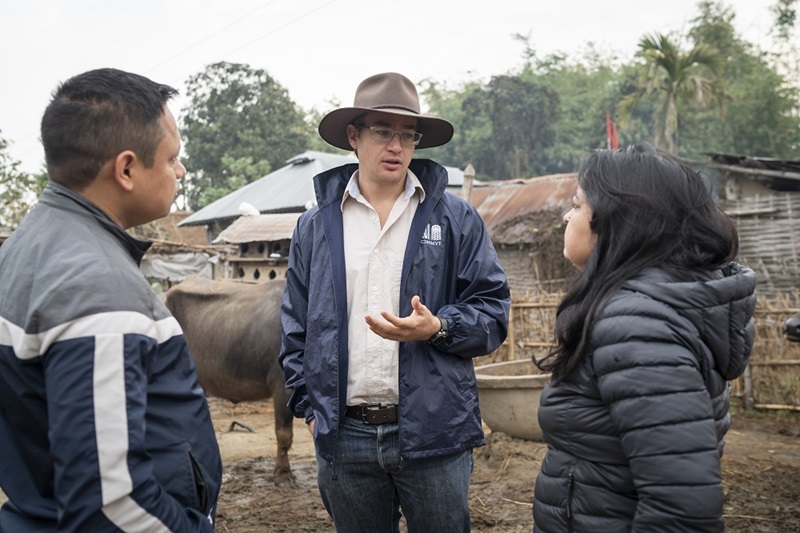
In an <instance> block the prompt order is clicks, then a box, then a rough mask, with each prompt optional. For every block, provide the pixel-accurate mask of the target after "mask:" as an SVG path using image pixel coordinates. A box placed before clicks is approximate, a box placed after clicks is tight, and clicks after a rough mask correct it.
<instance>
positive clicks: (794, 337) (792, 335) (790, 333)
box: [783, 315, 800, 342]
mask: <svg viewBox="0 0 800 533" xmlns="http://www.w3.org/2000/svg"><path fill="white" fill-rule="evenodd" d="M783 336H784V337H786V340H788V341H791V342H800V315H794V316H792V317H789V319H788V320H787V321H786V322H784V323H783Z"/></svg>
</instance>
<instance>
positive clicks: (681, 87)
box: [617, 34, 726, 155]
mask: <svg viewBox="0 0 800 533" xmlns="http://www.w3.org/2000/svg"><path fill="white" fill-rule="evenodd" d="M637 55H638V56H639V57H641V58H642V59H644V62H645V63H644V65H643V68H642V69H641V75H640V77H639V80H638V83H637V87H636V90H635V91H634V92H632V93H630V94H627V95H625V96H624V97H623V98H622V100H620V102H619V105H618V107H617V111H618V113H619V116H620V118H621V119H622V121H624V122H627V119H628V118H629V117H630V115H631V111H632V110H633V109H634V108H635V107H636V106H637V105H638V104H639V102H641V101H642V100H645V99H649V98H651V97H654V98H655V99H656V103H657V105H656V111H655V114H654V117H653V122H654V129H655V131H654V141H655V144H656V146H657V147H658V148H661V149H662V150H665V151H666V152H669V153H670V154H673V155H677V154H678V126H679V120H680V116H681V110H682V107H683V106H686V105H692V104H698V105H700V106H702V107H709V106H710V105H711V104H713V103H718V104H719V105H720V109H721V106H722V102H723V100H724V98H725V96H726V90H725V84H724V80H723V78H722V77H721V73H722V69H723V66H724V59H723V57H722V55H721V54H720V52H719V51H718V50H717V49H716V48H714V47H712V46H709V45H706V44H698V45H696V46H695V47H694V48H692V49H691V50H689V51H688V52H686V53H683V52H682V51H681V50H680V48H679V47H678V46H677V45H676V44H675V43H674V42H673V41H672V40H670V38H669V37H667V36H666V35H663V34H655V35H648V36H645V37H643V38H642V39H641V41H640V42H639V51H638V53H637Z"/></svg>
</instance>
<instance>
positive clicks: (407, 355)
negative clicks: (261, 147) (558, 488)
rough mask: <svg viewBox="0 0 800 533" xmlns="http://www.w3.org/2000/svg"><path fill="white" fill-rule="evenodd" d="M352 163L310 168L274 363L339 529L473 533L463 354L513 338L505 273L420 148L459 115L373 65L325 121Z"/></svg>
mask: <svg viewBox="0 0 800 533" xmlns="http://www.w3.org/2000/svg"><path fill="white" fill-rule="evenodd" d="M319 132H320V135H321V136H322V138H323V139H325V141H327V142H328V143H330V144H332V145H333V146H336V147H338V148H342V149H345V150H353V151H355V153H356V155H357V157H358V164H350V165H344V166H342V167H339V168H335V169H332V170H329V171H327V172H323V173H322V174H319V175H317V176H315V177H314V186H315V189H316V195H317V204H318V205H317V206H316V207H314V208H312V209H311V210H309V211H307V212H306V213H304V214H303V215H302V216H301V217H300V220H299V221H298V223H297V227H296V229H295V232H294V235H293V237H292V245H291V250H290V253H289V270H288V273H287V286H286V292H285V294H284V300H283V306H282V325H283V347H282V352H281V363H282V365H283V368H284V371H285V373H286V379H287V381H286V386H287V387H288V388H290V389H292V390H293V395H292V398H291V400H290V402H289V405H290V407H291V408H292V410H293V411H294V413H295V416H298V417H302V418H304V419H305V420H306V422H307V423H308V427H309V430H310V431H311V432H312V434H313V435H314V440H315V443H316V450H317V465H318V482H319V488H320V493H321V495H322V500H323V502H324V503H325V507H326V508H327V510H328V512H329V513H330V514H331V516H332V517H333V521H334V523H335V524H336V528H337V530H339V531H347V532H354V531H363V532H369V533H371V532H374V531H398V530H399V529H398V527H399V526H398V524H399V519H400V512H401V509H402V513H403V514H404V515H405V518H406V522H407V524H408V529H409V531H411V532H415V531H437V532H446V531H469V530H470V521H469V507H468V503H467V497H468V490H469V478H470V474H471V472H472V464H473V463H472V448H474V447H476V446H482V445H483V444H485V441H484V435H483V430H482V428H481V419H480V412H479V410H478V394H477V386H476V380H475V373H474V370H473V362H472V358H473V357H476V356H480V355H485V354H488V353H490V352H492V351H493V350H495V349H496V348H497V347H499V346H500V344H502V342H503V341H504V340H505V338H506V332H507V327H508V313H509V307H510V296H509V289H508V283H507V281H506V276H505V273H504V272H503V269H502V267H501V266H500V263H499V261H498V259H497V255H496V253H495V250H494V247H493V246H492V242H491V240H490V239H489V235H488V234H487V232H486V228H485V226H484V224H483V221H482V220H481V217H480V215H478V213H477V211H476V210H475V209H474V208H473V207H472V206H471V205H469V204H468V203H467V202H465V201H464V200H462V199H460V198H458V197H456V196H454V195H453V194H450V193H448V192H445V187H446V186H447V177H448V175H447V171H446V170H445V168H444V167H442V166H440V165H438V164H436V163H434V162H433V161H430V160H426V159H415V160H412V156H413V155H414V150H415V149H417V148H429V147H433V146H440V145H442V144H445V143H447V142H448V141H449V140H450V139H451V138H452V136H453V126H452V125H451V124H450V123H449V122H447V121H445V120H442V119H439V118H435V117H430V116H426V115H423V114H421V113H420V105H419V97H418V96H417V90H416V88H415V87H414V84H413V83H412V82H411V81H410V80H408V79H407V78H406V77H404V76H402V75H400V74H396V73H384V74H377V75H375V76H371V77H369V78H367V79H366V80H364V81H363V82H361V84H360V85H359V86H358V89H357V90H356V96H355V101H354V104H353V106H352V107H345V108H341V109H336V110H334V111H332V112H331V113H329V114H327V115H326V116H325V117H324V118H323V119H322V121H321V122H320V125H319Z"/></svg>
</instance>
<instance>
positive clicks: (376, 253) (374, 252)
mask: <svg viewBox="0 0 800 533" xmlns="http://www.w3.org/2000/svg"><path fill="white" fill-rule="evenodd" d="M372 253H373V254H375V255H378V254H379V253H381V251H380V250H373V252H372Z"/></svg>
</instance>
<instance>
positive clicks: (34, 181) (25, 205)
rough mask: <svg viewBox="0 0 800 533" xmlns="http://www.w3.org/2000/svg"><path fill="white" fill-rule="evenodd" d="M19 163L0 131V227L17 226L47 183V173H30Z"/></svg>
mask: <svg viewBox="0 0 800 533" xmlns="http://www.w3.org/2000/svg"><path fill="white" fill-rule="evenodd" d="M19 165H20V162H19V161H16V160H15V159H13V158H12V157H11V155H10V154H9V153H8V142H7V141H6V140H5V139H4V138H3V136H2V132H0V228H8V229H13V228H16V227H17V226H18V225H19V223H20V222H21V221H22V218H23V217H24V216H25V215H26V214H27V212H28V210H30V208H31V206H32V205H33V204H34V203H35V202H36V199H37V198H38V197H39V195H40V194H41V193H42V191H43V190H44V187H45V185H46V184H47V175H46V174H38V175H33V174H28V173H27V172H23V171H21V170H20V169H19Z"/></svg>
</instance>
